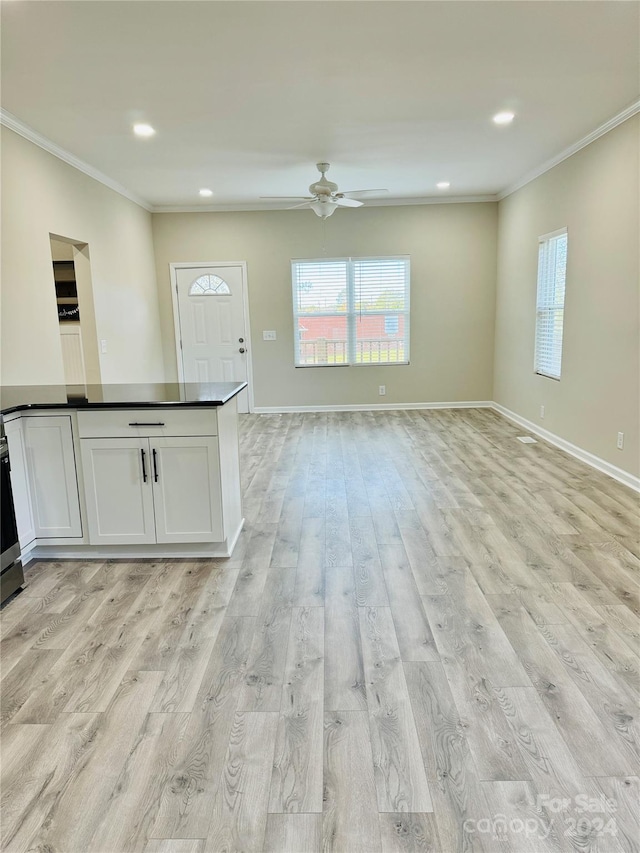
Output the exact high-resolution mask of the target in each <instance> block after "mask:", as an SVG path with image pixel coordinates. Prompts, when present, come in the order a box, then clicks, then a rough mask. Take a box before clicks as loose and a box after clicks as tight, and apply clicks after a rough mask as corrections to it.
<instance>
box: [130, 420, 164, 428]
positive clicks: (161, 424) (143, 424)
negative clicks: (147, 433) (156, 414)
mask: <svg viewBox="0 0 640 853" xmlns="http://www.w3.org/2000/svg"><path fill="white" fill-rule="evenodd" d="M129 426H131V427H150V426H152V427H161V426H164V423H163V422H162V421H158V422H157V423H148V424H146V423H141V424H139V423H136V422H134V423H132V424H129Z"/></svg>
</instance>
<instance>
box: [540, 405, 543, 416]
mask: <svg viewBox="0 0 640 853" xmlns="http://www.w3.org/2000/svg"><path fill="white" fill-rule="evenodd" d="M540 417H541V418H543V417H544V406H540Z"/></svg>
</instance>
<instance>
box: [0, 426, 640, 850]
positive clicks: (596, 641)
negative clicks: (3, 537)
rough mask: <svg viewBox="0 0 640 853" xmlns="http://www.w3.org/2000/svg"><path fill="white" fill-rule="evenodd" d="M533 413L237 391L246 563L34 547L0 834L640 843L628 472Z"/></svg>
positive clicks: (120, 840)
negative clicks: (571, 446) (283, 405)
mask: <svg viewBox="0 0 640 853" xmlns="http://www.w3.org/2000/svg"><path fill="white" fill-rule="evenodd" d="M521 433H522V430H521V429H520V428H517V427H515V426H514V425H513V424H511V423H510V422H508V421H506V420H504V419H502V418H501V417H500V416H498V415H496V414H495V413H494V412H492V411H489V410H458V411H445V410H443V411H406V412H404V411H403V412H384V413H369V412H358V413H348V414H342V413H326V414H325V413H323V414H291V415H281V416H280V415H269V416H253V415H250V416H244V417H243V418H242V420H241V450H242V473H243V483H244V495H245V515H246V519H247V521H246V527H245V530H244V532H243V533H242V535H241V538H240V541H239V543H238V546H237V548H236V551H235V553H234V555H233V557H232V558H231V559H229V560H219V561H204V560H202V561H166V562H150V561H149V562H137V563H133V562H132V563H126V562H117V561H108V562H86V563H83V562H64V563H62V562H60V563H43V562H40V563H35V564H33V565H32V566H30V567H29V570H28V573H27V574H28V580H29V583H28V586H27V588H26V590H25V591H24V592H23V593H22V594H20V595H18V596H17V597H16V598H15V599H14V600H12V601H11V602H10V603H9V604H8V605H7V606H6V607H4V608H3V610H2V614H1V623H2V682H1V688H2V692H1V723H2V850H3V851H5V853H21V851H39V853H90V851H100V853H124V851H127V853H129V851H140V853H205V851H216V853H218V852H219V853H222V851H246V852H247V853H248V852H249V851H268V853H276V851H278V852H279V853H281V851H287V853H307V851H309V853H312V851H342V853H357V851H366V853H376V851H377V852H378V853H396V851H398V852H399V851H435V852H436V853H462V851H476V853H477V851H484V853H494V851H495V853H519V851H523V853H524V852H525V851H526V853H547V851H575V853H578V852H579V853H605V851H606V853H609V851H611V853H634V851H638V850H639V849H640V847H639V844H638V839H639V838H640V829H639V826H638V794H639V782H638V772H639V764H640V722H639V719H638V705H637V688H638V650H639V648H640V619H639V613H640V599H639V595H638V593H639V592H640V574H639V571H638V569H639V560H638V496H637V495H635V494H634V493H633V492H631V491H630V490H629V489H627V488H625V487H624V486H622V485H619V484H618V483H616V482H614V481H613V480H611V479H609V478H607V477H605V476H604V475H601V474H599V473H597V472H596V471H594V470H592V469H590V468H587V467H586V466H584V465H583V464H581V463H580V462H578V461H576V460H575V459H573V458H572V457H569V456H567V455H565V454H563V453H562V452H560V451H559V450H557V449H555V448H553V447H551V446H550V445H547V444H545V443H543V442H541V441H540V442H538V443H537V444H533V445H523V444H522V443H520V442H518V441H517V436H518V435H519V434H521Z"/></svg>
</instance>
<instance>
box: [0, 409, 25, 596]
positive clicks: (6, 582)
mask: <svg viewBox="0 0 640 853" xmlns="http://www.w3.org/2000/svg"><path fill="white" fill-rule="evenodd" d="M10 472H11V465H10V463H9V446H8V444H7V439H6V437H5V435H4V428H2V427H1V425H0V484H1V487H2V493H1V495H0V521H1V528H0V547H1V549H2V557H1V559H0V570H1V571H0V602H2V601H5V599H7V598H8V597H9V596H10V595H11V594H12V593H14V592H15V591H16V590H17V589H18V588H19V587H21V586H22V584H23V583H24V574H23V572H22V563H21V562H20V542H19V540H18V528H17V526H16V514H15V511H14V508H13V492H12V490H11V475H10Z"/></svg>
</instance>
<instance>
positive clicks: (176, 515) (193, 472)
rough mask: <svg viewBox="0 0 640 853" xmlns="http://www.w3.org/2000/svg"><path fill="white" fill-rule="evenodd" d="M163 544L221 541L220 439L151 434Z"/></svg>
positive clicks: (159, 532)
mask: <svg viewBox="0 0 640 853" xmlns="http://www.w3.org/2000/svg"><path fill="white" fill-rule="evenodd" d="M149 446H150V448H151V472H152V475H153V497H154V503H155V513H156V536H157V541H158V542H221V541H222V540H223V539H224V535H223V528H222V500H221V493H220V461H219V458H218V439H217V438H215V437H212V436H204V437H201V438H191V437H189V438H151V439H149Z"/></svg>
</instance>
